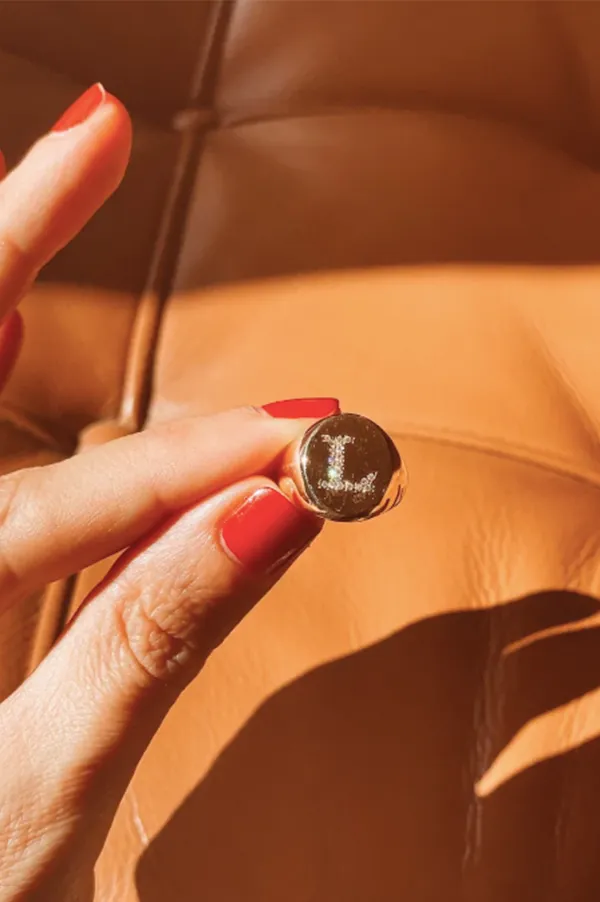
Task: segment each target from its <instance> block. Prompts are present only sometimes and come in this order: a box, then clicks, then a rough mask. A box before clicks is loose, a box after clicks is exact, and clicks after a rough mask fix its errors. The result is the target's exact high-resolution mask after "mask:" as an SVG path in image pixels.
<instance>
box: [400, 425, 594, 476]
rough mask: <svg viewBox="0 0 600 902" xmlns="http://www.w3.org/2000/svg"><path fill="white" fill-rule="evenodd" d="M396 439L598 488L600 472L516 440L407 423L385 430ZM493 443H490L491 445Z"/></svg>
mask: <svg viewBox="0 0 600 902" xmlns="http://www.w3.org/2000/svg"><path fill="white" fill-rule="evenodd" d="M387 431H388V432H389V433H390V435H391V436H393V437H394V438H395V439H400V440H401V439H412V440H414V441H423V442H428V443H432V444H442V445H449V446H452V447H454V448H458V449H460V450H462V451H470V452H473V453H475V454H485V455H488V456H490V457H496V458H498V459H500V460H508V461H511V462H512V463H518V464H522V465H524V466H529V467H535V468H536V469H539V470H542V471H545V472H547V473H552V474H553V475H554V476H560V477H562V478H564V479H570V480H571V481H573V482H578V483H580V484H584V485H586V486H588V487H589V488H595V489H600V472H598V473H594V472H593V471H591V470H588V471H586V470H579V469H577V468H575V467H573V465H572V464H571V463H570V462H569V461H568V460H567V459H566V458H561V457H559V456H550V455H544V452H543V451H541V450H540V449H538V448H534V447H529V446H527V445H518V444H515V443H511V444H506V445H505V444H504V443H503V441H502V439H500V438H493V439H492V438H485V437H482V436H478V435H476V434H474V433H473V434H470V433H468V432H464V433H459V432H450V431H448V432H445V431H444V430H443V429H441V430H439V432H434V431H432V430H426V429H419V428H418V427H413V426H406V427H398V428H397V429H388V430H387ZM492 442H493V444H492Z"/></svg>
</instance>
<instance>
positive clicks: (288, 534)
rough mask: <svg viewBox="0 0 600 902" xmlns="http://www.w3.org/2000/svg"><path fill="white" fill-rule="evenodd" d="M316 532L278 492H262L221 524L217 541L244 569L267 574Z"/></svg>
mask: <svg viewBox="0 0 600 902" xmlns="http://www.w3.org/2000/svg"><path fill="white" fill-rule="evenodd" d="M320 528H321V525H320V523H319V521H318V520H316V519H315V518H314V517H309V516H307V515H306V514H305V513H303V512H302V511H300V510H299V509H298V508H297V507H295V506H294V505H293V504H292V503H291V501H288V499H287V498H286V497H285V496H284V495H282V494H281V492H278V491H277V490H276V489H271V488H262V489H258V491H256V492H254V494H253V495H251V496H250V497H249V498H247V499H246V500H245V501H244V502H243V503H242V504H241V505H240V506H239V507H238V508H237V510H235V511H233V513H232V514H230V515H229V517H228V518H227V519H226V520H225V522H224V523H223V526H222V527H221V541H222V543H223V545H224V546H225V548H226V550H227V551H228V552H229V554H231V555H233V557H234V558H235V559H236V560H237V561H239V563H240V564H242V565H243V566H244V567H245V568H246V569H248V570H251V571H253V572H255V573H265V574H268V573H271V572H272V571H273V570H276V569H277V568H278V567H281V566H282V565H283V564H284V563H285V562H286V561H287V560H288V559H289V558H292V557H294V556H295V555H297V554H298V553H299V552H300V551H302V549H303V548H305V547H306V546H307V545H308V544H309V543H310V542H311V541H312V540H313V539H314V538H315V536H316V535H317V534H318V532H319V530H320Z"/></svg>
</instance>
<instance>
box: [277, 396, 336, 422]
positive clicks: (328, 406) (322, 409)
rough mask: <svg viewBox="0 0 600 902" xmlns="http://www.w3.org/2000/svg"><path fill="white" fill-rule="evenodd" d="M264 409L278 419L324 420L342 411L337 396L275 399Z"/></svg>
mask: <svg viewBox="0 0 600 902" xmlns="http://www.w3.org/2000/svg"><path fill="white" fill-rule="evenodd" d="M263 410H266V412H267V413H268V414H269V415H270V416H272V417H277V418H278V419H289V420H300V419H302V418H303V417H307V418H314V419H316V420H317V419H318V420H322V419H323V418H324V417H330V416H333V414H335V413H339V412H340V402H339V401H338V399H337V398H291V399H290V400H289V401H273V402H272V403H271V404H265V405H264V407H263Z"/></svg>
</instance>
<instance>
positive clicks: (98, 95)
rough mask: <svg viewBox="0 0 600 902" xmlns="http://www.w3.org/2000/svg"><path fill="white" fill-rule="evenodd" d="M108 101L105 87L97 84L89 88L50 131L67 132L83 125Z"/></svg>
mask: <svg viewBox="0 0 600 902" xmlns="http://www.w3.org/2000/svg"><path fill="white" fill-rule="evenodd" d="M105 99H106V91H105V89H104V87H103V86H102V85H101V84H100V82H97V83H96V84H95V85H92V87H91V88H88V89H87V91H84V93H83V94H82V95H81V96H80V97H78V98H77V100H76V101H75V103H73V104H71V106H70V107H69V109H68V110H66V111H65V112H64V113H63V114H62V116H61V117H60V119H59V120H58V122H56V123H55V124H54V125H53V126H52V128H51V129H50V131H52V132H66V131H68V130H69V129H70V128H73V127H74V126H75V125H81V124H82V122H85V121H86V119H89V118H90V116H91V115H92V113H95V112H96V110H97V109H98V107H100V106H101V105H102V104H103V103H104V101H105Z"/></svg>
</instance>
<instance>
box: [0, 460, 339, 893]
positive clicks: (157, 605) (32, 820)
mask: <svg viewBox="0 0 600 902" xmlns="http://www.w3.org/2000/svg"><path fill="white" fill-rule="evenodd" d="M320 527H321V523H320V521H318V520H316V519H315V518H313V517H312V516H310V515H307V514H306V513H305V512H303V511H300V510H298V509H297V508H296V507H295V506H294V505H293V504H292V503H291V502H290V501H288V500H287V498H286V497H285V496H284V495H282V494H281V492H280V491H279V490H278V489H277V488H276V487H275V486H274V485H273V484H272V483H270V482H269V481H268V480H266V479H264V478H262V477H261V478H259V477H254V478H252V479H249V480H245V481H244V482H241V483H238V484H236V485H234V486H232V487H230V488H228V489H227V490H224V491H222V492H220V493H218V494H216V495H214V496H213V497H211V498H208V499H206V500H204V501H203V502H201V503H200V504H197V505H195V506H194V507H193V508H190V509H188V510H187V511H185V512H184V513H183V514H180V515H178V516H177V517H176V518H175V519H173V520H171V521H170V522H169V523H168V524H167V525H166V526H163V527H162V528H161V529H160V530H159V531H158V532H155V533H154V534H153V535H151V536H148V537H146V538H145V539H144V540H143V541H141V542H140V543H138V545H137V546H135V547H133V548H131V549H129V550H128V551H127V552H126V553H125V554H124V555H123V556H122V557H121V558H120V560H119V561H117V563H116V564H115V566H114V567H113V569H112V570H111V572H110V573H109V574H108V576H107V577H106V579H105V580H104V581H103V583H102V584H101V585H100V586H99V587H98V588H97V589H96V590H94V592H93V593H92V595H93V597H90V598H89V599H88V600H87V602H86V604H85V605H84V607H83V608H82V609H81V610H80V612H79V615H78V616H77V617H76V618H75V620H74V622H73V623H72V624H71V626H70V628H69V629H68V631H67V633H66V634H65V635H64V636H63V638H62V640H61V641H60V642H59V644H58V645H57V646H56V647H55V648H54V649H53V651H52V652H51V654H50V655H49V656H48V657H47V658H46V659H45V660H44V661H43V662H42V664H41V665H40V666H39V668H38V669H37V670H36V671H35V673H34V674H33V675H32V676H31V677H30V678H29V680H27V682H26V683H25V684H23V686H22V687H21V689H20V690H18V691H17V692H16V693H15V694H14V695H13V696H11V697H10V698H9V699H8V701H7V702H5V704H4V705H3V706H2V708H1V709H0V730H1V731H2V732H3V735H4V736H10V737H11V745H12V755H11V756H10V758H9V759H8V760H14V761H16V762H17V763H16V765H15V768H16V772H15V774H14V777H13V776H12V775H11V781H10V787H9V792H8V798H7V799H4V800H3V806H0V808H1V810H2V814H1V816H0V817H1V820H0V837H2V836H3V835H5V834H6V833H10V827H8V828H7V827H6V826H5V828H4V830H3V829H2V822H4V824H5V825H6V824H12V825H13V827H12V835H11V837H10V842H11V848H12V849H13V854H14V849H15V848H18V849H21V850H22V855H21V857H20V859H19V860H18V861H17V862H16V863H15V866H14V869H13V870H14V873H11V874H10V878H11V881H10V882H11V885H17V886H19V887H23V888H24V889H25V888H29V887H30V885H31V881H32V879H33V877H34V876H35V875H37V876H36V878H35V879H38V880H39V869H40V867H41V863H43V861H47V860H52V861H54V862H56V861H57V860H63V858H62V857H61V856H64V864H63V865H61V876H62V881H61V890H60V891H61V892H62V890H63V889H64V886H65V885H68V883H69V881H70V880H72V879H74V875H75V874H81V873H82V869H83V871H85V870H86V869H90V868H91V867H92V866H93V862H94V861H95V859H96V857H97V856H98V854H99V852H100V850H101V847H102V845H103V843H104V839H105V836H106V833H107V831H108V828H109V826H110V823H111V820H112V818H113V816H114V813H115V810H116V807H117V805H118V803H119V800H120V798H121V796H122V794H123V792H124V791H125V789H126V787H127V784H128V783H129V781H130V779H131V777H132V775H133V772H134V769H135V767H136V765H137V763H138V761H139V759H140V757H141V755H142V754H143V752H144V749H145V748H146V746H147V744H148V742H149V741H150V739H151V737H152V736H153V734H154V732H155V731H156V729H157V728H158V726H159V724H160V722H161V721H162V719H163V718H164V716H165V714H166V713H167V711H168V710H169V708H170V706H171V705H172V703H173V701H174V700H175V698H176V697H177V695H178V694H179V693H180V692H181V690H182V689H183V688H184V686H185V685H186V684H187V683H188V682H189V680H190V679H191V678H192V677H193V676H194V675H195V674H196V673H197V671H198V669H199V667H200V666H201V665H202V663H203V662H204V661H205V659H206V657H207V656H208V655H209V654H210V652H211V651H212V649H214V647H215V646H216V645H217V644H218V643H219V642H220V641H221V640H222V639H223V637H224V636H225V635H227V633H228V632H229V631H230V630H231V629H232V628H233V627H234V626H235V625H236V624H237V623H238V622H239V621H240V619H241V618H242V617H243V616H244V614H245V613H246V612H247V611H248V610H249V609H250V608H251V607H252V606H253V605H254V604H255V603H256V601H257V600H258V599H259V598H260V597H261V596H262V595H263V594H264V593H265V592H266V591H267V590H268V589H269V588H270V587H271V586H272V585H273V584H274V583H275V582H276V581H277V580H278V579H279V577H280V576H281V575H282V574H283V572H284V571H285V570H286V569H287V567H288V566H289V564H290V562H291V561H292V560H294V559H295V558H296V557H297V556H298V554H299V553H300V552H301V551H302V550H303V549H305V548H306V547H307V545H308V544H310V542H311V541H312V540H313V539H314V538H315V536H316V535H317V533H318V532H319V530H320ZM14 825H17V826H16V827H15V826H14ZM15 829H16V830H17V835H16V836H15ZM19 831H20V832H19ZM1 857H2V850H0V858H1ZM52 880H53V883H52V887H49V886H47V885H44V886H43V892H42V889H40V893H41V895H40V898H43V899H44V900H45V902H51V900H54V899H55V898H56V899H58V898H64V897H63V896H60V895H59V892H58V891H57V890H55V887H56V886H57V883H56V880H57V877H56V867H55V868H54V871H53V877H52ZM28 881H29V882H28ZM36 886H37V884H36ZM54 893H55V894H54ZM28 898H29V896H28ZM36 898H37V897H36Z"/></svg>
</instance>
